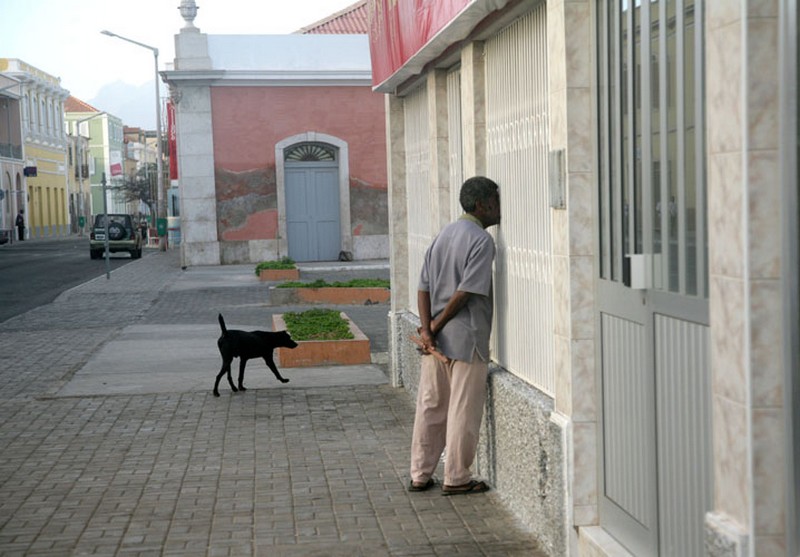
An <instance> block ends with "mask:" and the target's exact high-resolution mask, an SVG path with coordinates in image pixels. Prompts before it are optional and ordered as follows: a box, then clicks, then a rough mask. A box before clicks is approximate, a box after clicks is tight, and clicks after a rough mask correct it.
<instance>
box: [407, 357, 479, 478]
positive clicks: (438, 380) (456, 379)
mask: <svg viewBox="0 0 800 557" xmlns="http://www.w3.org/2000/svg"><path fill="white" fill-rule="evenodd" d="M488 367H489V366H488V364H487V362H484V361H483V360H481V358H480V356H478V353H477V351H476V352H474V353H473V356H472V362H463V361H460V360H450V361H449V362H448V363H447V364H445V363H443V362H441V361H440V360H438V359H437V358H435V357H434V356H430V355H428V356H423V357H422V369H421V373H420V380H419V392H418V395H417V410H416V416H415V418H414V434H413V437H412V439H411V481H413V482H414V483H417V484H424V483H425V482H427V481H428V479H429V478H430V477H431V476H432V475H433V472H434V470H435V469H436V465H437V464H438V462H439V458H440V457H441V455H442V451H445V464H444V485H447V486H459V485H464V484H466V483H468V482H469V481H470V480H471V479H472V472H471V471H470V467H471V466H472V463H473V462H474V460H475V453H476V451H477V449H478V433H479V432H480V427H481V418H482V417H483V408H484V404H485V403H486V376H487V373H488Z"/></svg>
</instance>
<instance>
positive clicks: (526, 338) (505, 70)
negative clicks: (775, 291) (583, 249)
mask: <svg viewBox="0 0 800 557" xmlns="http://www.w3.org/2000/svg"><path fill="white" fill-rule="evenodd" d="M546 21H547V10H546V6H545V4H544V3H542V4H541V5H540V6H538V7H537V8H535V9H534V10H533V11H531V12H530V13H529V14H528V15H526V16H525V17H523V18H521V19H519V20H517V21H516V22H515V23H513V24H512V25H511V26H509V27H508V28H506V29H505V30H504V31H503V32H502V33H500V34H498V35H497V36H496V37H494V38H492V39H491V40H490V41H488V42H487V43H486V130H487V132H486V133H487V147H486V151H487V173H488V175H489V177H490V178H492V179H494V180H495V181H497V183H498V184H499V185H500V203H501V208H502V215H503V220H502V224H501V226H500V227H499V229H497V231H496V232H495V234H496V237H497V259H496V261H495V268H496V271H495V281H494V287H495V320H496V324H495V327H494V328H493V331H494V332H493V347H492V352H493V357H494V358H495V359H496V360H497V361H498V363H499V364H500V365H502V366H503V367H504V368H506V369H508V370H509V371H511V372H512V373H514V374H515V375H517V376H519V377H520V378H522V379H523V380H525V381H528V382H529V383H531V384H533V385H535V386H536V387H537V388H539V389H540V390H542V391H544V392H546V393H548V394H551V395H552V394H553V393H554V392H555V375H554V355H553V352H554V350H553V329H554V320H553V260H552V241H551V231H550V228H551V222H550V221H551V217H550V214H551V208H550V189H549V188H550V186H549V183H548V166H547V164H548V152H549V122H548V100H547V99H548V87H547V85H548V74H547V26H546Z"/></svg>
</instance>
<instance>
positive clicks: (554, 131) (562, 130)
mask: <svg viewBox="0 0 800 557" xmlns="http://www.w3.org/2000/svg"><path fill="white" fill-rule="evenodd" d="M548 102H549V103H550V113H549V115H548V116H549V118H550V149H566V148H567V139H568V137H569V131H568V130H567V96H566V92H565V91H551V92H550V98H549V99H548ZM569 157H570V153H569V151H568V152H567V162H568V161H569Z"/></svg>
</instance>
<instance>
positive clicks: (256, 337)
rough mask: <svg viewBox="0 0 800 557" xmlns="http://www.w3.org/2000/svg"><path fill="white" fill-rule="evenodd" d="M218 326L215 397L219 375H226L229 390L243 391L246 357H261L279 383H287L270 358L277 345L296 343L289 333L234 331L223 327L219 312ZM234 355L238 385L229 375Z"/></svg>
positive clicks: (286, 345) (223, 321) (295, 344)
mask: <svg viewBox="0 0 800 557" xmlns="http://www.w3.org/2000/svg"><path fill="white" fill-rule="evenodd" d="M219 326H220V327H222V336H220V337H219V340H217V346H218V347H219V353H220V354H222V369H221V370H219V373H218V374H217V380H216V381H215V382H214V396H219V380H220V379H222V376H223V375H224V374H225V373H227V374H228V383H230V384H231V389H232V390H233V392H234V393H235V392H236V391H246V390H247V389H245V388H244V384H243V381H244V366H245V365H246V364H247V360H250V359H251V358H264V361H265V362H266V363H267V366H269V369H271V370H272V373H274V374H275V377H277V378H278V381H280V382H281V383H288V382H289V380H288V379H284V378H283V377H281V374H280V373H278V368H277V367H276V366H275V360H273V359H272V351H273V350H274V349H275V348H278V347H279V346H282V347H286V348H295V347H296V346H297V343H296V342H295V341H293V340H292V337H290V336H289V333H287V332H286V331H278V332H277V333H273V332H270V331H237V330H235V329H231V330H230V331H229V330H228V329H227V328H226V327H225V320H224V319H222V314H219ZM234 358H239V388H238V389H237V388H236V387H235V386H234V385H233V379H232V378H231V362H233V359H234Z"/></svg>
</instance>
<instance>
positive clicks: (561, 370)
mask: <svg viewBox="0 0 800 557" xmlns="http://www.w3.org/2000/svg"><path fill="white" fill-rule="evenodd" d="M553 343H554V345H555V354H554V358H555V369H556V377H555V382H556V412H559V413H560V414H563V415H564V416H572V411H573V408H572V370H571V369H570V361H571V356H570V341H569V339H568V338H567V337H563V336H560V335H554V339H553Z"/></svg>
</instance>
